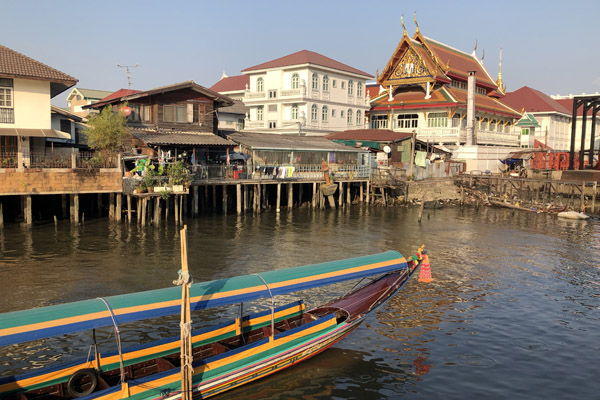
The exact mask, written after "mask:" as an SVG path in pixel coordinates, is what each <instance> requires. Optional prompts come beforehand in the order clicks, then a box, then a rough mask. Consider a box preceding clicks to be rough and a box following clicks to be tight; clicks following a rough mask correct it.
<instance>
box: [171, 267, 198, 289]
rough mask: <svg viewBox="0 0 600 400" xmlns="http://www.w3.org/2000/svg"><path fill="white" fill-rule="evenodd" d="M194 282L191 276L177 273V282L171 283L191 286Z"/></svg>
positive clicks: (186, 273) (180, 272)
mask: <svg viewBox="0 0 600 400" xmlns="http://www.w3.org/2000/svg"><path fill="white" fill-rule="evenodd" d="M193 282H194V280H193V279H192V275H190V273H189V272H182V271H181V270H179V271H177V280H176V281H173V285H177V286H181V285H183V284H186V285H191V284H192V283H193Z"/></svg>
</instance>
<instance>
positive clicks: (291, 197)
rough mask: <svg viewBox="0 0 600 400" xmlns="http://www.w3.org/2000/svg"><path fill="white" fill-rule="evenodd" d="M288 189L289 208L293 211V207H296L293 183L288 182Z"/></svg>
mask: <svg viewBox="0 0 600 400" xmlns="http://www.w3.org/2000/svg"><path fill="white" fill-rule="evenodd" d="M287 190H288V199H287V206H288V210H289V211H291V210H292V208H293V207H294V188H293V187H292V184H291V183H288V184H287Z"/></svg>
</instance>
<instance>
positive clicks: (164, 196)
mask: <svg viewBox="0 0 600 400" xmlns="http://www.w3.org/2000/svg"><path fill="white" fill-rule="evenodd" d="M159 194H160V198H161V199H163V200H168V199H169V196H171V191H169V190H161V191H160V192H159Z"/></svg>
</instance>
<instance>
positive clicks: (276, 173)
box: [192, 164, 371, 181]
mask: <svg viewBox="0 0 600 400" xmlns="http://www.w3.org/2000/svg"><path fill="white" fill-rule="evenodd" d="M329 173H330V175H331V177H332V178H333V179H336V178H337V179H355V178H356V179H359V178H360V179H364V178H369V177H370V175H371V168H370V167H369V166H368V165H345V164H331V165H330V166H329ZM323 176H324V175H323V167H322V165H321V164H297V165H289V164H288V165H261V166H257V167H255V168H254V171H248V170H247V169H246V166H244V165H225V164H218V165H195V166H193V167H192V178H193V179H194V180H196V181H198V180H201V181H202V180H211V179H216V180H227V179H235V180H237V179H255V180H277V179H281V180H286V179H322V178H323Z"/></svg>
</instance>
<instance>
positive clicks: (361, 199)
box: [358, 182, 364, 203]
mask: <svg viewBox="0 0 600 400" xmlns="http://www.w3.org/2000/svg"><path fill="white" fill-rule="evenodd" d="M363 194H364V193H363V183H362V182H361V183H360V195H359V198H358V201H359V202H361V203H362V202H363V199H364V196H363Z"/></svg>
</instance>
